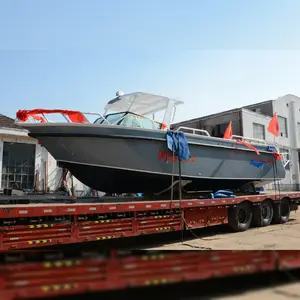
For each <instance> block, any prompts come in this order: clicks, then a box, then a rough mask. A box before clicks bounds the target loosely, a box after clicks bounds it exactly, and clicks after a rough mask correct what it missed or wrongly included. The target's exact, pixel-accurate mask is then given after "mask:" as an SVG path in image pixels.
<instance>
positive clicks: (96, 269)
mask: <svg viewBox="0 0 300 300" xmlns="http://www.w3.org/2000/svg"><path fill="white" fill-rule="evenodd" d="M41 253H42V254H43V252H39V256H41ZM26 255H27V256H28V255H30V257H29V258H28V257H26ZM33 257H34V254H32V253H30V252H29V253H28V252H27V253H26V254H24V256H23V261H13V262H11V261H10V262H9V261H8V262H2V263H1V265H0V299H5V300H21V299H24V300H25V299H28V300H29V299H35V298H39V299H42V298H47V299H49V298H51V297H55V296H64V295H80V294H84V293H90V292H102V291H113V290H114V291H117V290H123V289H125V288H141V287H151V286H160V285H165V284H174V283H180V282H192V281H197V282H200V281H204V280H209V279H213V278H226V277H227V278H228V277H234V276H238V275H239V276H240V275H247V274H249V275H250V274H259V273H266V274H267V272H274V271H284V272H286V271H288V270H289V271H291V270H293V269H294V270H296V269H299V268H300V251H274V250H272V251H182V252H166V251H158V252H155V253H154V252H151V253H150V254H149V252H148V253H147V252H145V253H143V252H142V253H127V254H126V253H125V254H124V253H123V254H119V253H118V252H113V253H111V254H108V255H107V256H103V254H94V255H93V256H86V255H85V256H80V255H77V256H76V255H75V256H74V255H73V256H72V257H63V258H61V259H57V258H56V259H55V258H53V257H52V258H47V256H46V255H45V257H44V258H39V259H33ZM14 259H16V257H14Z"/></svg>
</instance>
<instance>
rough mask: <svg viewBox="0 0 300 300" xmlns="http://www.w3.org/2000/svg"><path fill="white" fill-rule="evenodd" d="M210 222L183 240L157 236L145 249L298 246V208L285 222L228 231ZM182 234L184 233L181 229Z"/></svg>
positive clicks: (255, 248)
mask: <svg viewBox="0 0 300 300" xmlns="http://www.w3.org/2000/svg"><path fill="white" fill-rule="evenodd" d="M221 228H224V227H222V226H214V227H212V228H209V230H207V229H199V230H193V231H192V232H190V233H188V235H189V236H190V237H189V238H185V241H184V243H182V242H178V240H180V239H177V241H176V242H174V240H173V241H172V240H168V238H167V237H166V240H165V242H162V241H161V239H160V243H159V245H157V244H156V245H147V246H146V247H143V249H147V250H193V249H194V250H197V249H201V248H202V249H207V250H209V249H212V250H300V212H298V211H296V212H292V213H291V218H290V221H289V222H288V223H286V224H280V225H270V226H267V227H260V228H250V229H249V230H247V231H245V232H237V233H232V232H230V231H229V230H224V229H221ZM185 235H187V234H186V233H185Z"/></svg>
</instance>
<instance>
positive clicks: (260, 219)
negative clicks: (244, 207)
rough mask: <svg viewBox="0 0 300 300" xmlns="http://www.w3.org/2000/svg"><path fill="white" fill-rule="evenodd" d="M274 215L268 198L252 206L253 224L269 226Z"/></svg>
mask: <svg viewBox="0 0 300 300" xmlns="http://www.w3.org/2000/svg"><path fill="white" fill-rule="evenodd" d="M273 215H274V210H273V205H272V202H271V201H270V200H268V199H267V200H264V201H263V202H261V203H259V204H258V205H256V206H254V207H253V225H254V226H260V227H262V226H269V225H270V224H271V222H272V219H273Z"/></svg>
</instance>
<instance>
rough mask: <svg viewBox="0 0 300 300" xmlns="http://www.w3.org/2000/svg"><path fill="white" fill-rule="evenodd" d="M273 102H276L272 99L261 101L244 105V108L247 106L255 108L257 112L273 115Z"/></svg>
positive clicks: (247, 107)
mask: <svg viewBox="0 0 300 300" xmlns="http://www.w3.org/2000/svg"><path fill="white" fill-rule="evenodd" d="M273 102H274V101H273V100H270V101H265V102H260V103H257V104H251V105H247V106H244V107H243V108H245V109H247V110H251V111H254V110H255V112H256V113H259V114H262V115H265V116H269V117H272V116H273Z"/></svg>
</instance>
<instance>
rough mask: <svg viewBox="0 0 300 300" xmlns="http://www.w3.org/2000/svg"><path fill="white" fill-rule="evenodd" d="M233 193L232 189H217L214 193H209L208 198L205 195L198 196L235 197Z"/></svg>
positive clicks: (213, 197)
mask: <svg viewBox="0 0 300 300" xmlns="http://www.w3.org/2000/svg"><path fill="white" fill-rule="evenodd" d="M235 197H236V196H235V194H234V193H233V192H232V191H228V190H219V191H217V192H215V193H214V194H213V193H211V194H210V198H207V197H204V196H202V197H200V199H207V200H209V199H216V198H235Z"/></svg>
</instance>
